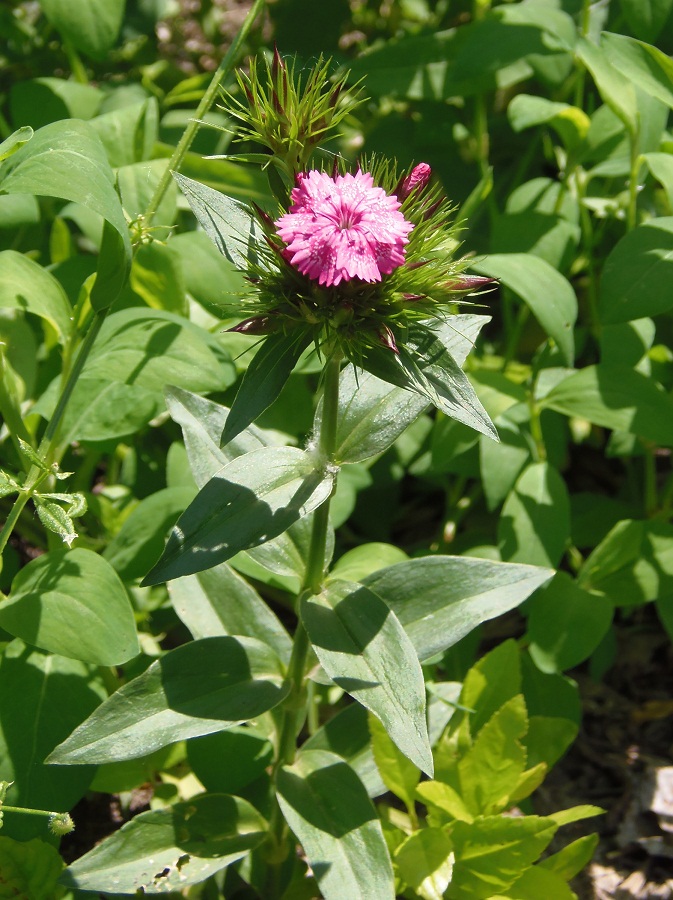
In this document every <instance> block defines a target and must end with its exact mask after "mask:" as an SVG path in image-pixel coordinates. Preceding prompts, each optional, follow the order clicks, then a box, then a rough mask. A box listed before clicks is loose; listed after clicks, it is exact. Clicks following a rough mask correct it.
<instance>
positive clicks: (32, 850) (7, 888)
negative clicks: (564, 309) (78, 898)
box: [0, 836, 63, 900]
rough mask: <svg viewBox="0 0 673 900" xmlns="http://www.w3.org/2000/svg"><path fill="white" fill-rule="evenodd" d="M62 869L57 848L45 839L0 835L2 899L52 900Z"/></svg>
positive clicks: (0, 892) (0, 888) (0, 885)
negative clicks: (25, 839) (19, 838)
mask: <svg viewBox="0 0 673 900" xmlns="http://www.w3.org/2000/svg"><path fill="white" fill-rule="evenodd" d="M62 869H63V860H62V859H61V857H60V855H59V853H58V850H56V849H55V848H54V847H51V846H50V845H49V844H47V843H45V842H44V841H41V840H38V839H35V840H32V841H14V840H12V839H11V838H9V837H2V836H0V898H2V900H52V898H54V897H56V896H57V894H56V891H57V885H56V881H57V879H58V876H59V875H60V874H61V870H62Z"/></svg>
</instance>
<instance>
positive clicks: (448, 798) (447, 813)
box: [416, 781, 474, 822]
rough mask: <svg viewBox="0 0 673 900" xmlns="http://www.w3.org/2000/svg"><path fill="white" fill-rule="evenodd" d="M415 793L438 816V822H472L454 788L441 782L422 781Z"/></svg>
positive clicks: (471, 817) (468, 812)
mask: <svg viewBox="0 0 673 900" xmlns="http://www.w3.org/2000/svg"><path fill="white" fill-rule="evenodd" d="M416 793H417V794H418V796H419V797H420V799H421V801H422V802H423V803H425V804H426V806H430V807H432V808H433V812H434V813H435V814H437V813H438V814H439V818H440V820H445V821H447V822H451V821H453V820H454V819H458V820H459V821H461V822H473V821H474V816H473V815H472V813H471V812H470V811H469V810H468V808H467V806H466V805H465V801H464V800H463V798H462V797H461V796H460V794H459V793H458V791H457V790H455V788H452V787H451V785H449V784H446V783H445V782H443V781H422V782H421V783H420V784H419V785H418V788H417V791H416Z"/></svg>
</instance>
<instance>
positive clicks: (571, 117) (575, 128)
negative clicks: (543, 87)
mask: <svg viewBox="0 0 673 900" xmlns="http://www.w3.org/2000/svg"><path fill="white" fill-rule="evenodd" d="M507 118H508V119H509V121H510V124H511V126H512V128H513V129H514V131H523V130H524V129H526V128H532V127H534V126H536V125H551V126H552V128H554V129H555V130H556V131H557V132H558V134H559V136H560V137H561V139H562V141H563V143H564V144H565V146H566V148H567V149H569V150H572V149H573V148H574V147H576V146H577V145H578V144H579V143H580V142H581V141H583V140H584V138H585V137H586V134H587V132H588V131H589V126H590V124H591V122H590V119H589V116H587V114H586V113H585V112H584V110H582V109H579V107H577V106H570V104H568V103H558V102H556V101H554V100H548V99H547V98H546V97H537V96H535V95H533V94H517V95H516V97H514V98H513V99H512V100H511V102H510V103H509V105H508V107H507Z"/></svg>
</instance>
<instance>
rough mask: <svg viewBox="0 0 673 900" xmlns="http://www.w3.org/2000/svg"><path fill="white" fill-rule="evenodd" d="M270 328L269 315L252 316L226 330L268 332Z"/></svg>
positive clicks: (253, 332) (248, 332) (246, 332)
mask: <svg viewBox="0 0 673 900" xmlns="http://www.w3.org/2000/svg"><path fill="white" fill-rule="evenodd" d="M271 330H272V327H271V319H270V318H269V316H252V317H251V318H249V319H244V320H243V321H242V322H239V323H238V325H234V327H233V328H227V331H234V332H236V334H269V332H270V331H271Z"/></svg>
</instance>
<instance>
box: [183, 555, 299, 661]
mask: <svg viewBox="0 0 673 900" xmlns="http://www.w3.org/2000/svg"><path fill="white" fill-rule="evenodd" d="M169 593H170V596H171V602H172V604H173V608H174V609H175V611H176V613H177V614H178V616H179V617H180V619H181V620H182V621H183V622H184V624H185V625H186V626H187V628H189V630H190V631H191V633H192V635H193V636H194V637H195V638H197V639H198V638H204V637H216V636H218V635H226V634H242V635H245V636H247V637H253V638H257V639H258V640H259V641H261V642H262V643H264V644H267V645H268V646H269V647H271V648H272V649H273V650H274V651H275V652H276V654H277V655H278V658H279V659H280V660H282V662H284V663H286V664H287V662H288V661H289V659H290V651H291V649H292V643H291V641H290V638H289V636H288V634H287V632H286V631H285V629H284V628H283V626H282V625H281V623H280V622H279V621H278V619H277V618H276V616H275V615H274V613H273V612H272V611H271V609H270V608H269V606H268V605H267V604H266V603H265V602H264V601H263V600H262V598H261V597H260V596H259V594H258V593H257V591H256V590H255V589H254V588H253V587H251V586H250V585H249V584H248V582H247V581H245V580H244V579H243V578H241V576H240V575H237V574H236V572H234V571H233V569H231V568H230V567H229V566H228V565H227V564H226V563H222V564H221V565H219V566H215V567H213V568H212V569H208V570H207V571H205V572H199V573H198V574H197V575H187V576H186V577H185V578H176V579H175V580H174V581H171V582H170V584H169Z"/></svg>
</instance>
